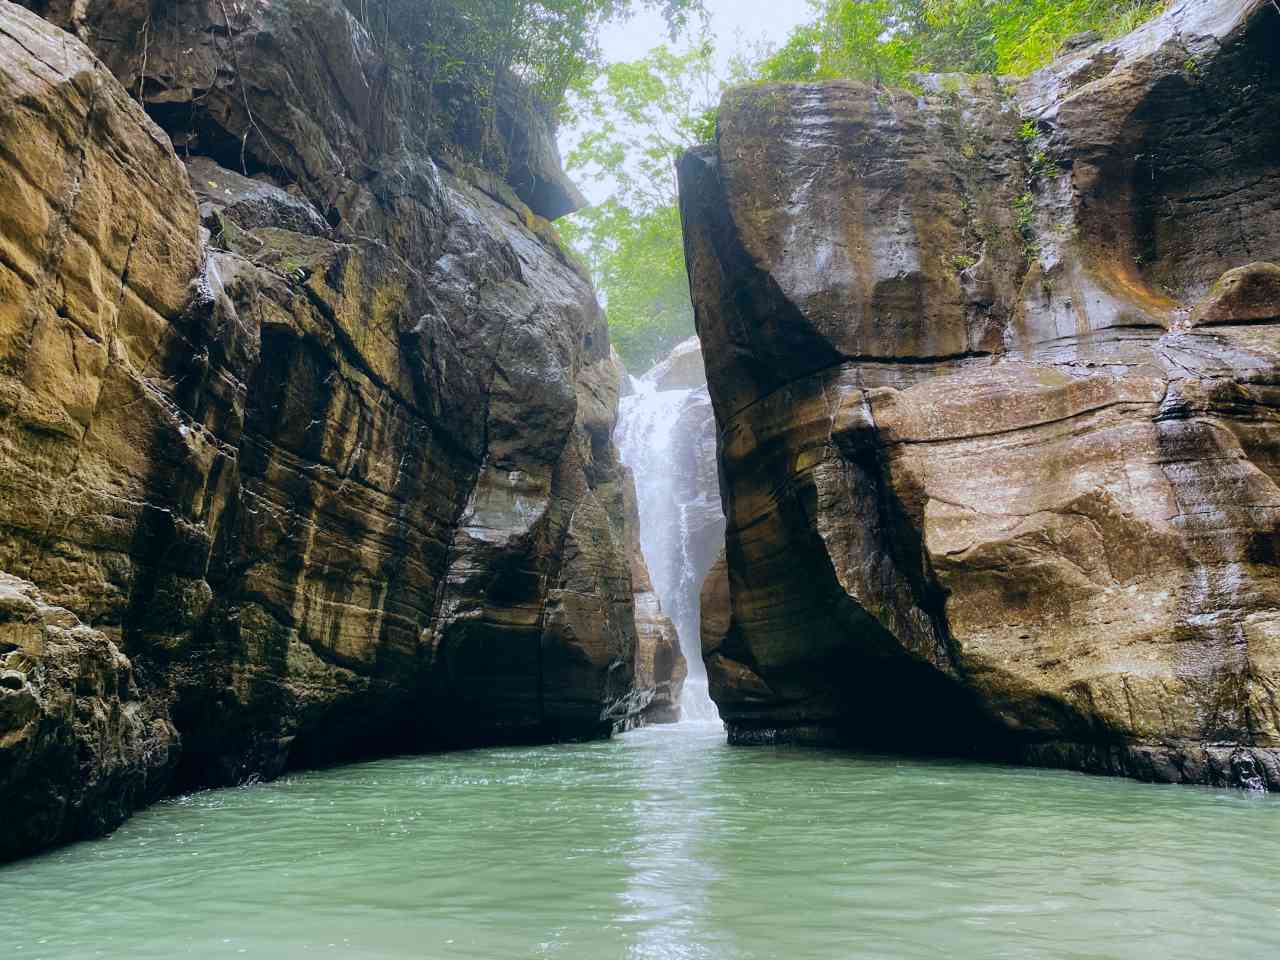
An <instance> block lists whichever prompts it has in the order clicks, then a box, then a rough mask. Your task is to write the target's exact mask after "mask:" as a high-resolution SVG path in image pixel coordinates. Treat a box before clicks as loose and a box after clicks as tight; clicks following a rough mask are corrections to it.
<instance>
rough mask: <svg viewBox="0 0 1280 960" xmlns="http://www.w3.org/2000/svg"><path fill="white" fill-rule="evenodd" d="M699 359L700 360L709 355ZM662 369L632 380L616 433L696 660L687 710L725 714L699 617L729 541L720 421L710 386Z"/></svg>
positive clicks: (666, 598) (649, 552)
mask: <svg viewBox="0 0 1280 960" xmlns="http://www.w3.org/2000/svg"><path fill="white" fill-rule="evenodd" d="M693 342H694V344H696V341H693ZM695 349H696V348H695ZM695 359H696V360H697V364H698V367H699V368H700V367H701V358H700V357H696V358H695ZM662 370H663V367H662V365H660V366H659V367H655V368H654V370H651V371H650V372H649V373H648V374H646V375H645V377H644V378H642V379H639V380H636V379H634V378H633V379H632V380H631V384H632V387H633V389H634V392H633V393H632V394H631V395H630V396H627V397H623V398H622V401H621V404H620V409H619V416H618V428H617V431H616V434H615V440H616V442H617V444H618V449H619V451H620V453H621V455H622V460H623V462H624V463H625V464H626V465H627V466H629V467H630V468H631V470H632V472H633V473H634V475H635V483H636V499H637V502H638V506H639V512H640V547H641V550H642V551H643V553H644V559H645V563H646V564H647V565H648V567H649V574H650V577H651V578H652V580H653V587H654V590H655V592H656V593H657V594H658V599H659V601H660V602H661V604H662V609H663V612H664V613H666V615H667V616H668V617H670V618H671V621H672V623H674V624H675V628H676V633H677V634H678V635H679V638H680V650H681V652H682V653H683V654H684V656H685V659H686V660H687V661H688V665H689V676H688V679H687V680H686V681H685V685H684V694H683V696H682V698H681V708H682V715H683V717H684V719H686V720H702V721H708V720H718V719H719V713H718V712H717V710H716V707H715V704H714V703H712V701H711V698H710V696H709V695H708V693H707V672H706V667H705V666H704V665H703V662H702V649H701V647H702V644H701V639H700V625H699V619H700V614H701V604H700V594H701V590H702V581H703V579H704V578H705V577H706V575H707V571H708V570H709V569H710V568H711V565H712V563H714V561H715V558H716V556H717V554H718V553H719V551H720V548H721V546H722V545H723V543H724V512H723V510H722V508H721V504H720V491H719V488H718V486H717V484H716V479H715V477H716V467H715V421H714V418H713V417H712V413H711V401H710V398H709V397H708V395H707V390H706V387H705V386H694V387H689V386H682V387H678V388H674V389H661V388H662V387H663V386H664V385H665V384H664V383H663V382H662V377H661V376H660V372H661V371H662Z"/></svg>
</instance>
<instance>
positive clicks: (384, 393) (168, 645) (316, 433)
mask: <svg viewBox="0 0 1280 960" xmlns="http://www.w3.org/2000/svg"><path fill="white" fill-rule="evenodd" d="M67 6H68V7H69V8H70V10H69V12H66V14H65V16H63V15H62V14H61V13H60V9H61V8H60V6H59V5H58V4H56V3H50V4H48V5H47V6H46V7H45V8H44V12H45V13H47V14H48V15H49V16H50V17H54V18H59V17H62V22H63V23H65V25H67V26H68V27H71V28H74V29H75V30H76V31H77V32H78V33H79V35H80V36H81V37H82V38H83V39H84V40H86V41H88V42H89V43H90V44H91V45H92V46H93V47H94V48H95V49H98V50H100V51H102V54H103V56H104V60H105V63H104V62H103V61H100V60H98V59H97V58H96V57H95V56H94V54H93V53H92V52H91V51H90V49H88V48H87V47H86V46H85V45H84V44H83V43H81V42H80V40H77V39H75V38H74V37H72V36H71V35H69V34H68V33H64V32H63V31H62V30H60V29H58V28H56V27H54V26H51V25H50V24H49V23H48V22H46V21H45V20H42V19H41V18H39V17H37V16H36V15H35V14H34V13H32V12H30V11H28V10H26V9H23V8H21V7H18V6H15V5H13V4H10V3H7V2H4V0H0V145H3V149H2V150H0V168H2V172H3V176H2V177H0V570H3V571H4V575H3V576H2V577H0V807H3V809H4V810H5V811H6V812H7V813H10V814H11V816H10V818H9V822H8V824H7V829H6V830H5V831H3V832H0V859H4V858H8V857H12V856H15V855H18V854H21V853H23V852H26V851H30V850H33V849H37V848H39V847H41V846H43V845H47V844H50V843H53V842H57V841H59V840H64V839H68V838H73V837H78V836H86V835H91V834H94V833H97V832H101V831H102V830H104V829H108V828H110V827H111V826H113V825H114V824H116V823H118V822H119V821H120V820H121V819H122V818H123V817H124V816H126V815H127V814H128V812H129V811H130V810H131V809H133V808H135V807H136V806H138V805H140V804H142V803H144V802H146V801H147V800H149V799H151V798H153V797H155V796H157V795H158V794H160V793H163V792H164V791H166V790H173V789H185V788H190V787H197V786H210V785H220V784H231V783H236V782H241V781H244V780H246V779H249V778H253V777H270V776H273V775H275V774H277V773H279V772H280V771H281V770H282V769H284V768H286V767H287V766H293V765H300V764H310V763H319V762H329V761H334V760H340V759H344V758H352V757H359V756H369V755H373V754H378V753H386V752H389V751H394V750H401V749H415V748H423V747H435V746H449V745H454V744H463V743H477V742H487V741H498V740H501V741H519V740H534V739H548V738H557V737H587V736H595V735H601V734H607V733H608V732H609V731H610V730H611V729H613V728H614V727H615V726H616V725H619V724H622V723H626V722H630V721H633V720H634V719H635V718H634V717H633V716H631V714H632V713H633V712H634V711H635V710H636V709H638V708H637V707H636V704H638V703H640V702H642V701H643V700H645V696H644V694H645V691H644V690H637V689H636V685H635V682H634V681H635V676H636V674H637V672H639V673H641V674H642V680H643V682H644V683H645V684H648V685H649V686H650V687H651V688H652V689H651V690H650V691H649V693H650V694H652V693H653V691H654V690H656V689H657V688H658V687H659V686H663V685H665V686H664V689H668V690H669V689H670V686H671V684H672V683H673V681H675V680H676V676H675V674H676V673H677V672H678V669H677V665H676V664H675V663H671V662H669V661H670V659H671V658H669V657H668V658H666V659H665V660H664V659H663V658H662V657H661V656H659V655H658V652H657V651H656V649H654V647H653V644H654V642H655V641H654V640H653V638H652V637H651V636H649V635H648V634H643V635H642V640H641V641H640V642H638V641H637V632H636V625H635V621H634V617H633V599H632V590H633V587H632V578H631V571H630V563H631V559H630V557H629V556H628V544H629V543H630V542H631V541H632V540H633V538H634V534H633V532H629V531H628V529H627V527H628V514H627V509H628V507H627V504H628V501H629V498H630V497H631V496H632V494H631V493H630V492H629V490H628V487H629V484H630V479H629V477H628V475H627V473H626V472H625V471H624V470H623V469H622V468H621V466H620V464H619V462H618V458H617V453H616V451H615V449H614V447H613V444H612V442H611V433H612V431H613V428H614V423H615V420H616V409H617V400H618V389H619V380H618V370H617V367H616V366H615V364H614V362H613V361H612V359H611V357H610V350H609V343H608V336H607V330H606V328H605V325H604V321H603V318H602V316H601V314H600V311H599V309H598V307H597V304H596V301H595V297H594V294H593V292H592V290H591V287H590V284H589V283H588V282H587V281H586V280H585V279H584V278H583V277H582V276H581V275H580V274H579V273H578V272H577V271H576V270H575V269H574V268H573V267H572V265H571V264H570V263H569V262H568V260H567V259H566V258H565V256H564V255H563V253H562V252H561V250H560V248H559V245H558V242H557V241H556V239H555V237H554V233H553V231H552V230H551V228H550V227H549V225H548V223H547V222H546V221H545V220H544V219H542V218H541V217H540V216H539V213H546V214H548V215H556V214H558V213H561V212H563V211H564V210H565V209H567V208H568V207H570V206H572V202H571V198H569V197H567V194H566V193H565V191H564V190H556V189H553V185H554V184H555V183H558V182H560V181H561V180H563V177H562V175H561V174H560V173H559V169H558V160H557V159H556V158H554V156H551V155H549V154H548V153H547V151H546V150H545V149H542V148H539V150H534V149H532V148H531V147H530V146H529V144H530V143H532V142H533V141H535V140H537V139H538V137H541V138H542V139H541V140H540V141H538V142H540V143H542V147H543V148H545V147H546V142H547V140H546V138H547V137H549V135H550V134H549V133H548V132H547V131H542V132H541V133H538V132H537V131H536V130H532V129H531V130H523V131H522V130H517V129H514V128H512V127H511V125H510V124H509V123H508V124H507V125H506V128H505V135H506V136H507V138H508V141H509V143H508V146H509V147H510V148H511V151H510V152H511V153H512V154H513V155H514V154H515V153H517V152H519V151H517V150H516V146H519V145H520V144H523V147H522V148H521V149H523V150H524V152H523V153H521V154H520V156H521V157H523V166H521V165H520V164H513V166H512V174H511V177H510V180H509V182H504V181H501V180H499V179H498V178H497V177H496V176H495V175H493V174H491V173H485V172H483V171H478V170H475V169H472V168H469V167H464V166H462V165H461V164H458V163H454V165H453V172H449V171H448V170H443V169H440V168H439V167H438V166H437V165H436V164H435V163H434V162H433V161H432V160H431V159H429V156H428V153H427V152H426V148H425V146H424V145H423V144H422V142H421V140H420V137H421V133H422V131H420V130H416V129H415V127H414V125H413V123H412V122H410V120H409V119H407V118H408V117H409V116H410V114H411V113H412V111H411V110H410V109H409V107H410V106H411V105H412V102H413V101H412V97H411V96H410V95H409V94H408V93H406V91H404V90H401V89H398V88H396V87H395V86H394V84H393V83H392V82H391V79H389V78H392V77H394V76H395V74H394V73H393V71H391V70H389V69H388V67H387V63H386V61H385V60H384V59H383V57H382V54H381V52H380V50H379V47H378V45H377V43H376V42H375V40H374V38H373V37H371V36H370V34H369V32H368V31H366V30H365V29H364V27H363V26H362V25H361V23H360V21H359V20H358V19H357V18H356V17H355V16H353V15H352V14H351V13H349V12H348V11H347V9H346V8H345V7H343V6H342V5H341V4H339V3H337V2H331V0H310V2H308V0H274V2H273V3H271V4H269V5H268V4H255V5H251V6H250V7H246V6H245V5H241V4H236V5H228V6H227V7H224V6H223V5H222V4H220V3H217V2H214V3H203V2H191V3H178V4H170V5H164V7H163V9H161V10H157V11H156V12H154V14H153V13H152V12H151V7H150V6H148V5H145V4H141V3H133V2H131V0H119V2H94V0H90V2H89V3H76V4H73V5H67ZM72 16H74V18H75V19H74V20H72V19H69V18H71V17H72ZM117 77H119V78H121V79H122V80H124V81H125V83H121V82H120V80H118V79H117ZM126 84H127V89H126ZM130 92H133V93H138V94H140V95H141V96H142V99H143V100H144V102H145V104H146V107H147V110H148V111H150V113H151V116H152V117H153V118H154V120H153V119H151V118H149V117H148V115H147V113H146V112H144V110H143V108H142V107H141V106H139V104H138V103H137V102H136V101H135V100H134V99H133V98H132V97H131V96H130ZM156 121H159V124H158V123H157V122H156ZM548 130H549V128H548ZM535 133H537V136H536V137H535V136H534V134H535ZM175 143H176V144H177V146H178V148H179V150H178V152H176V153H175V150H174V144H175ZM513 144H514V145H516V146H512V145H513ZM179 153H180V154H181V157H182V159H179ZM552 161H555V167H556V168H555V170H554V171H552V170H549V169H544V167H540V166H539V164H544V165H545V164H546V163H550V162H552ZM233 168H234V169H233ZM533 168H537V169H538V170H539V171H541V172H542V173H545V174H546V176H535V175H533V174H530V175H529V176H525V175H524V174H528V173H529V170H530V169H533ZM521 171H523V173H521ZM530 178H532V180H537V181H538V183H539V185H538V186H536V187H531V186H530V182H531V180H530ZM557 178H559V179H558V180H557ZM566 189H567V188H566ZM517 192H518V193H519V196H517ZM521 197H523V198H524V199H523V200H522V199H520V198H521ZM526 202H527V203H528V204H530V205H531V206H532V209H531V206H527V205H526ZM664 671H670V675H668V674H667V673H664ZM650 699H652V697H651V696H650Z"/></svg>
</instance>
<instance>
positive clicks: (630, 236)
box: [560, 199, 693, 374]
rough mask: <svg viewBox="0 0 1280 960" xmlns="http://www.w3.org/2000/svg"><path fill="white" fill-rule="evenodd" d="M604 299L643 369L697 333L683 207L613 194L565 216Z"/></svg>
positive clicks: (633, 366)
mask: <svg viewBox="0 0 1280 960" xmlns="http://www.w3.org/2000/svg"><path fill="white" fill-rule="evenodd" d="M560 227H561V234H562V235H563V236H564V238H565V239H566V240H568V241H569V243H570V244H571V245H572V246H573V248H574V249H575V250H577V251H578V252H579V253H580V254H581V255H582V257H583V259H585V260H586V262H587V264H588V267H589V268H590V270H591V273H592V275H593V278H594V279H595V282H596V286H597V288H598V289H599V290H600V292H601V295H602V297H603V298H604V300H605V305H606V309H607V311H608V317H609V339H610V340H611V341H612V343H613V345H614V347H616V348H617V350H618V353H619V355H621V357H622V359H623V362H624V363H626V365H627V368H628V369H629V370H631V371H632V372H634V373H637V374H638V373H642V372H644V371H645V370H647V369H648V368H649V367H651V366H653V364H655V363H656V362H657V361H658V360H660V359H662V357H663V356H664V355H666V354H667V353H668V352H669V351H670V350H671V348H672V347H674V346H675V345H676V344H677V343H679V342H680V341H681V340H684V339H685V338H687V337H689V336H691V335H692V333H693V307H692V305H691V304H690V303H689V281H688V278H687V276H686V274H685V266H684V246H683V241H682V239H681V232H680V212H679V210H678V209H677V208H676V206H675V205H674V204H666V205H663V206H660V207H655V208H654V209H652V210H648V211H642V212H634V211H632V210H630V209H628V208H627V207H625V206H623V205H622V204H621V203H619V202H618V201H617V200H616V199H611V200H609V201H606V202H605V203H602V204H599V205H597V206H595V207H592V208H590V209H589V210H584V211H582V212H581V213H579V214H577V215H576V216H574V217H571V218H568V219H566V220H562V221H561V222H560Z"/></svg>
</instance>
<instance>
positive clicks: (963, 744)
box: [679, 0, 1280, 789]
mask: <svg viewBox="0 0 1280 960" xmlns="http://www.w3.org/2000/svg"><path fill="white" fill-rule="evenodd" d="M1094 40H1096V38H1081V41H1080V44H1079V45H1077V46H1075V47H1073V48H1072V49H1070V50H1068V51H1067V52H1066V54H1065V55H1064V57H1063V58H1062V59H1060V60H1058V61H1056V62H1055V63H1054V64H1052V65H1051V66H1049V67H1048V68H1046V69H1045V70H1044V71H1042V72H1041V73H1039V74H1037V75H1034V76H1033V77H1031V78H1030V79H1029V80H1027V81H1026V82H1024V83H1022V84H1021V85H1017V86H1015V85H1012V84H1006V83H1002V84H997V83H996V82H994V81H991V80H988V79H974V78H954V77H951V78H922V83H921V86H922V87H923V89H924V91H925V92H924V93H923V94H916V93H911V94H908V93H904V92H899V91H892V90H885V89H879V88H873V87H869V86H866V85H862V84H858V83H854V82H847V81H832V82H825V83H816V84H791V85H776V86H766V87H751V88H743V89H739V90H734V91H731V92H730V93H728V94H727V95H726V97H725V99H724V101H723V103H722V106H721V113H720V124H719V137H718V141H717V143H716V144H715V145H713V146H709V147H703V148H698V149H696V150H693V151H691V152H690V153H688V154H686V155H685V156H684V157H683V158H682V159H681V161H680V164H679V175H680V188H681V207H682V215H683V218H684V224H685V243H686V255H687V260H688V267H689V272H690V277H691V286H692V292H693V299H694V304H695V314H696V323H697V329H698V335H699V337H700V339H701V342H702V346H703V351H704V355H705V357H706V358H707V375H708V381H709V387H710V396H711V400H712V402H713V404H714V407H715V416H716V420H717V424H718V429H719V465H720V475H721V478H722V487H723V491H724V495H725V510H726V514H727V516H728V528H727V532H726V543H725V554H724V560H723V567H722V568H718V569H717V570H716V571H714V572H713V573H712V575H711V576H710V577H709V578H708V580H707V583H706V585H705V586H704V590H703V620H702V622H703V638H702V640H703V651H704V655H705V657H706V662H707V665H708V671H709V674H710V681H711V691H712V696H713V697H714V699H715V700H716V702H717V704H718V705H719V707H720V710H721V713H722V715H723V717H724V719H725V720H726V722H727V724H728V726H729V731H730V738H731V740H733V741H735V742H760V741H772V740H779V739H784V740H785V739H791V740H804V741H811V742H823V743H841V744H860V745H866V746H872V747H875V748H900V749H909V750H913V751H929V752H946V753H956V754H965V755H977V756H985V757H996V758H1001V759H1021V760H1025V761H1030V762H1037V763H1044V764H1051V765H1063V766H1069V767H1074V768H1079V769H1086V770H1092V771H1097V772H1105V773H1118V774H1127V775H1131V776H1136V777H1140V778H1143V779H1153V780H1161V781H1186V782H1202V783H1203V782H1209V783H1235V784H1241V785H1246V786H1260V785H1265V786H1268V787H1270V788H1272V789H1276V788H1280V713H1278V712H1277V710H1276V707H1275V703H1274V697H1273V694H1272V691H1273V690H1274V688H1275V685H1276V683H1277V681H1278V680H1280V570H1277V565H1278V564H1280V550H1278V549H1277V544H1280V540H1277V531H1278V530H1280V455H1278V451H1280V323H1277V320H1276V315H1275V312H1274V310H1271V308H1270V307H1269V306H1268V303H1269V302H1270V301H1271V297H1272V293H1271V291H1270V284H1271V274H1270V268H1269V267H1268V266H1264V265H1258V264H1257V263H1256V261H1258V260H1259V258H1262V259H1265V260H1275V259H1276V258H1277V251H1280V220H1278V219H1277V211H1276V208H1275V204H1274V199H1275V186H1274V185H1275V183H1276V182H1277V178H1278V177H1280V165H1278V164H1280V141H1277V139H1276V137H1277V128H1276V126H1275V124H1274V123H1272V122H1270V121H1269V119H1268V117H1270V116H1271V115H1272V114H1273V113H1274V111H1275V110H1276V109H1277V108H1278V107H1280V69H1278V68H1280V61H1277V59H1276V53H1275V52H1276V51H1277V50H1280V11H1278V10H1276V9H1275V8H1274V6H1273V5H1272V4H1270V3H1269V2H1265V3H1264V2H1259V0H1250V2H1247V3H1239V2H1231V0H1209V2H1181V3H1174V4H1171V5H1170V6H1169V8H1168V10H1167V11H1166V12H1165V13H1164V14H1162V15H1161V16H1160V17H1158V18H1156V19H1155V20H1153V21H1151V22H1150V23H1148V24H1146V25H1144V26H1143V27H1142V28H1141V29H1139V30H1138V31H1137V32H1135V33H1134V34H1132V35H1130V36H1128V37H1125V38H1121V39H1120V40H1116V41H1104V42H1093V41H1094ZM1028 121H1029V123H1028ZM1224 274H1225V276H1224ZM1220 278H1221V279H1220ZM1206 298H1207V299H1206ZM1210 318H1212V319H1210ZM1197 324H1199V325H1197Z"/></svg>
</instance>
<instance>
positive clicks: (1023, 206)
mask: <svg viewBox="0 0 1280 960" xmlns="http://www.w3.org/2000/svg"><path fill="white" fill-rule="evenodd" d="M1013 214H1014V223H1015V225H1016V226H1017V228H1018V236H1020V237H1021V238H1022V252H1023V254H1024V255H1025V256H1026V258H1027V259H1028V260H1034V259H1035V258H1036V257H1038V256H1040V240H1039V238H1038V237H1037V235H1036V199H1035V197H1033V196H1032V195H1031V191H1030V190H1028V191H1027V192H1025V193H1023V194H1022V195H1021V196H1020V197H1018V198H1017V199H1016V200H1014V201H1013Z"/></svg>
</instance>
